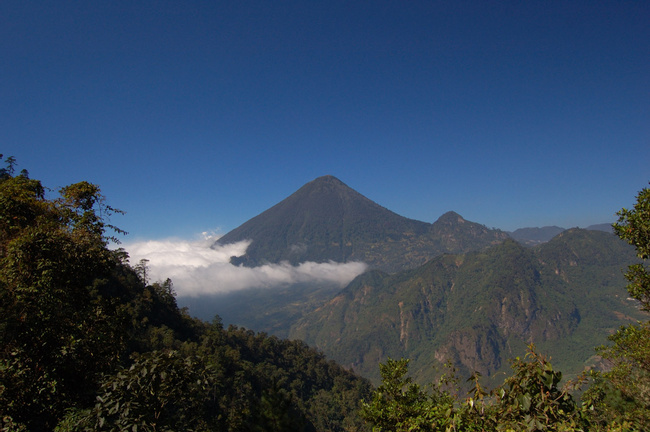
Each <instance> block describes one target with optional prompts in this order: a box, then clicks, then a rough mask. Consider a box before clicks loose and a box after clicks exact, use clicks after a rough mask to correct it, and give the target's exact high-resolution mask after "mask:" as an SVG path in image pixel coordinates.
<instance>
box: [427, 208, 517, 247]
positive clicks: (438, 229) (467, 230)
mask: <svg viewBox="0 0 650 432" xmlns="http://www.w3.org/2000/svg"><path fill="white" fill-rule="evenodd" d="M430 233H431V235H432V236H434V237H436V238H439V239H441V241H442V245H444V247H443V249H444V250H445V252H447V253H462V252H466V251H469V250H476V249H482V248H484V247H488V246H491V245H495V244H498V243H501V242H503V241H504V240H506V239H507V238H508V234H507V233H506V232H504V231H501V230H497V229H490V228H488V227H486V226H485V225H481V224H479V223H476V222H471V221H468V220H466V219H465V218H463V217H462V216H461V215H459V214H458V213H456V212H454V211H448V212H447V213H445V214H443V215H442V216H440V217H439V218H438V220H437V221H435V222H434V223H433V224H431V229H430Z"/></svg>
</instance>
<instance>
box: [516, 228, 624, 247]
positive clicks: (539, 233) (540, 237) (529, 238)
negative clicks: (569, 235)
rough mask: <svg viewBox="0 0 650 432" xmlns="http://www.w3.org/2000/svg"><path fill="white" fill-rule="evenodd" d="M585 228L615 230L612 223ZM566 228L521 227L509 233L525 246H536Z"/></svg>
mask: <svg viewBox="0 0 650 432" xmlns="http://www.w3.org/2000/svg"><path fill="white" fill-rule="evenodd" d="M585 229H587V230H589V231H604V232H609V233H612V232H613V230H612V224H607V223H603V224H598V225H590V226H588V227H587V228H585ZM565 230H566V228H560V227H558V226H546V227H542V228H519V229H517V230H515V231H512V232H508V235H510V237H512V238H513V239H515V240H517V241H518V242H519V243H521V244H523V245H525V246H535V245H538V244H542V243H546V242H547V241H549V240H551V239H552V238H553V237H555V236H556V235H558V234H560V233H561V232H562V231H565Z"/></svg>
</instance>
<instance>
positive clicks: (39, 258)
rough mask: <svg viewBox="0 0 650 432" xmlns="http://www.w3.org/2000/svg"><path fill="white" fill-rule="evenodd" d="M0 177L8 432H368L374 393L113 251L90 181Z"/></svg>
mask: <svg viewBox="0 0 650 432" xmlns="http://www.w3.org/2000/svg"><path fill="white" fill-rule="evenodd" d="M14 164H15V161H14V160H13V159H10V160H8V167H7V168H6V169H5V170H3V171H1V172H0V421H1V423H0V426H1V428H0V430H2V431H5V430H6V431H10V430H11V431H18V430H29V431H50V430H58V431H59V432H63V431H88V430H133V431H135V430H151V431H153V430H158V431H160V430H196V431H204V430H224V431H284V430H295V431H313V430H319V431H320V430H323V431H343V430H363V428H364V426H363V423H362V421H361V420H360V419H359V417H358V416H357V414H356V411H357V409H358V407H359V404H360V400H361V399H362V397H364V396H365V395H367V394H368V393H369V388H370V387H369V384H368V382H366V381H365V380H362V379H360V378H359V377H357V376H355V375H354V374H353V373H351V372H349V371H346V370H344V369H343V368H341V367H340V366H338V365H336V364H335V363H333V362H330V361H327V360H326V359H325V358H324V356H323V355H322V354H320V353H318V352H316V351H314V350H312V349H310V348H309V347H307V346H306V345H304V344H303V343H301V342H292V341H280V340H278V339H277V338H270V337H268V336H266V335H264V334H255V333H253V332H249V331H246V330H243V329H237V328H230V329H228V330H224V329H223V327H222V326H221V324H220V322H219V320H215V322H214V323H213V324H211V325H208V324H206V323H204V322H201V321H199V320H196V319H193V318H191V317H189V316H188V315H187V313H186V312H185V311H184V310H180V309H179V308H178V306H177V304H176V299H175V293H174V288H173V284H172V282H171V280H169V279H168V280H166V281H164V282H154V283H150V282H149V281H148V275H147V271H146V262H145V263H140V264H141V265H140V266H139V267H138V266H136V268H132V267H131V266H129V265H128V259H127V258H128V257H127V256H126V254H125V253H124V251H122V250H116V251H111V250H109V249H108V248H107V247H106V246H107V244H108V242H109V240H110V239H111V236H110V235H107V231H113V232H117V233H119V232H121V231H120V230H117V229H114V227H112V226H111V225H110V224H108V223H107V221H106V217H107V216H110V215H111V214H114V213H115V212H117V211H116V210H115V209H113V208H111V207H110V206H108V205H106V203H105V199H104V197H103V196H102V195H101V193H100V190H99V188H98V187H97V186H95V185H92V184H90V183H86V182H81V183H77V184H74V185H70V186H67V187H65V188H62V189H61V191H60V195H59V196H58V197H57V198H54V199H47V198H46V197H45V193H44V191H45V189H44V188H43V187H42V186H41V184H40V182H38V181H36V180H30V179H29V178H28V177H27V175H22V174H21V175H20V176H13V172H14Z"/></svg>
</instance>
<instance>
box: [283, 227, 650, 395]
mask: <svg viewBox="0 0 650 432" xmlns="http://www.w3.org/2000/svg"><path fill="white" fill-rule="evenodd" d="M633 260H634V251H633V249H632V248H631V247H630V246H629V245H627V244H625V242H622V241H621V240H620V239H618V238H616V236H614V235H612V234H610V233H605V232H599V231H587V230H581V229H572V230H567V231H565V232H564V233H562V234H561V235H559V236H558V237H556V238H555V239H553V240H552V241H550V242H548V243H545V244H543V245H540V246H538V247H536V248H525V247H523V246H521V245H519V244H517V243H516V242H514V241H511V240H510V241H506V242H504V243H502V244H500V245H497V246H494V247H492V248H489V249H486V250H483V251H480V252H472V253H467V254H464V255H444V256H441V257H437V258H434V259H432V260H431V261H429V262H428V263H427V264H425V265H424V266H421V267H419V268H417V269H413V270H409V271H404V272H400V273H395V274H392V275H389V274H386V273H382V272H378V271H370V272H366V273H365V274H363V275H361V276H359V277H357V278H356V279H355V280H354V281H352V282H351V283H350V284H349V285H348V286H347V287H346V288H345V289H344V290H342V291H341V292H340V293H338V294H337V295H336V296H335V297H334V298H332V299H331V300H330V301H329V302H326V303H325V304H324V305H323V306H322V307H320V308H318V309H316V310H314V311H312V312H310V313H308V314H306V315H305V316H304V317H303V318H301V319H300V320H299V321H298V322H297V323H296V324H295V325H294V326H293V328H292V329H291V332H290V337H294V338H300V339H303V340H305V341H307V343H309V344H312V345H316V346H318V347H320V348H321V349H322V350H323V351H324V352H325V354H327V355H328V356H330V357H331V358H333V359H335V360H336V361H338V362H340V363H342V364H344V365H349V366H351V367H354V369H355V370H357V371H359V372H360V373H361V374H362V375H364V376H367V377H370V378H371V379H373V380H374V381H375V382H377V383H378V382H379V380H380V377H379V373H378V372H379V371H378V370H377V367H376V365H377V364H378V363H379V362H381V361H383V360H384V359H385V358H387V357H392V358H400V357H406V358H409V359H411V363H410V365H411V368H412V371H413V378H414V380H415V381H416V382H418V383H420V384H423V383H426V382H431V381H433V380H435V378H436V377H435V376H434V370H433V368H431V367H430V365H432V364H435V363H436V362H437V361H438V360H439V359H445V360H447V359H449V360H452V361H453V362H454V365H455V367H457V368H458V369H459V373H460V374H462V376H464V377H468V376H469V375H471V374H472V372H473V371H479V372H481V373H482V374H483V375H484V377H485V379H486V380H491V382H489V384H490V385H492V386H494V385H497V384H498V381H497V380H498V378H495V379H492V377H493V376H495V374H497V373H500V372H507V371H508V358H509V357H512V356H515V355H517V354H521V355H523V353H524V352H525V349H526V345H528V344H529V343H530V342H531V341H534V342H535V343H536V345H537V346H538V347H540V349H541V350H542V351H543V352H545V353H547V354H549V355H551V356H552V357H553V359H554V364H555V365H556V366H558V367H559V368H560V369H561V370H563V371H564V372H565V373H566V374H567V375H568V376H575V375H577V374H579V373H580V372H581V371H582V369H583V368H584V367H585V365H586V364H588V363H587V362H591V363H592V364H593V363H595V361H596V360H594V357H595V356H594V346H596V345H599V344H601V343H602V342H603V340H605V339H606V337H607V336H608V335H609V334H611V333H612V332H613V331H615V329H616V328H618V327H619V326H620V325H622V324H626V323H629V322H631V321H633V320H634V319H640V318H642V317H644V316H645V314H643V313H642V312H641V311H639V310H638V308H637V307H636V305H635V302H632V301H629V300H626V298H627V295H626V293H625V290H624V289H623V288H622V285H623V284H624V282H625V279H624V277H623V275H622V274H621V271H620V269H621V267H623V266H625V265H628V264H629V263H630V262H633Z"/></svg>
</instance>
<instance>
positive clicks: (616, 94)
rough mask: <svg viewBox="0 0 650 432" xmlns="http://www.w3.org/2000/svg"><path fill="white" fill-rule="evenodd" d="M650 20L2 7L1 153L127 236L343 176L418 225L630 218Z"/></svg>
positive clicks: (370, 7)
mask: <svg viewBox="0 0 650 432" xmlns="http://www.w3.org/2000/svg"><path fill="white" fill-rule="evenodd" d="M649 23H650V2H645V1H612V2H600V1H583V2H581V1H562V2H560V1H557V2H546V1H525V2H521V1H513V2H504V1H499V2H487V1H482V0H481V1H471V2H466V1H426V2H425V1H408V2H404V1H393V2H386V1H322V2H316V1H245V0H244V1H228V2H225V1H183V2H177V1H101V2H100V1H60V2H59V1H56V2H55V1H50V2H43V1H38V2H37V1H26V0H19V1H14V0H3V1H2V2H0V152H1V153H4V155H5V156H7V155H13V156H15V157H16V158H17V160H18V164H19V166H18V168H19V169H22V168H26V169H27V170H28V171H29V172H30V175H31V177H32V178H37V179H40V180H42V181H43V183H44V184H45V185H46V186H49V187H51V188H57V187H60V186H64V185H66V184H70V183H73V182H77V181H81V180H87V181H90V182H93V183H96V184H98V185H99V186H100V187H101V188H102V190H103V192H104V193H105V195H106V196H107V197H108V202H109V204H110V205H113V206H115V207H118V208H121V209H123V210H125V211H127V215H126V216H123V217H119V218H114V219H113V221H112V222H114V223H115V224H116V225H118V226H121V227H123V228H124V229H126V230H127V231H129V232H130V233H131V235H130V237H131V238H140V239H147V238H152V239H153V238H164V237H168V236H177V237H188V236H192V235H193V234H195V233H198V232H201V231H206V230H214V229H220V230H221V232H222V233H223V232H226V231H228V230H230V229H232V228H235V227H236V226H238V225H240V224H241V223H243V222H245V221H246V220H248V219H249V218H251V217H253V216H255V215H257V214H259V213H260V212H262V211H264V210H265V209H267V208H268V207H270V206H272V205H273V204H275V203H277V202H279V201H280V200H281V199H283V198H285V197H286V196H288V195H289V194H291V193H292V192H294V191H295V190H296V189H298V188H299V187H300V186H302V185H303V184H304V183H306V182H308V181H311V180H313V179H314V178H316V177H319V176H322V175H326V174H332V175H335V176H337V177H338V178H340V179H341V180H342V181H343V182H345V183H346V184H348V185H349V186H350V187H352V188H354V189H356V190H357V191H359V192H360V193H362V194H364V195H365V196H367V197H368V198H370V199H372V200H374V201H376V202H377V203H379V204H381V205H383V206H384V207H387V208H389V209H391V210H393V211H395V212H396V213H399V214H401V215H404V216H407V217H410V218H414V219H419V220H423V221H427V222H433V221H435V220H436V219H437V218H438V217H439V216H440V215H441V214H443V213H444V212H446V211H448V210H454V211H456V212H458V213H460V214H461V215H463V216H464V217H465V218H466V219H469V220H472V221H476V222H479V223H483V224H485V225H487V226H489V227H497V228H502V229H506V230H512V229H515V228H519V227H525V226H543V225H560V226H564V227H571V226H586V225H590V224H594V223H601V222H608V221H613V220H614V213H615V212H616V211H617V210H618V209H620V208H621V207H623V206H629V205H631V204H632V203H633V201H634V197H635V196H636V193H637V192H638V191H639V190H640V189H641V188H643V187H645V186H647V185H648V181H650V24H649Z"/></svg>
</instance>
